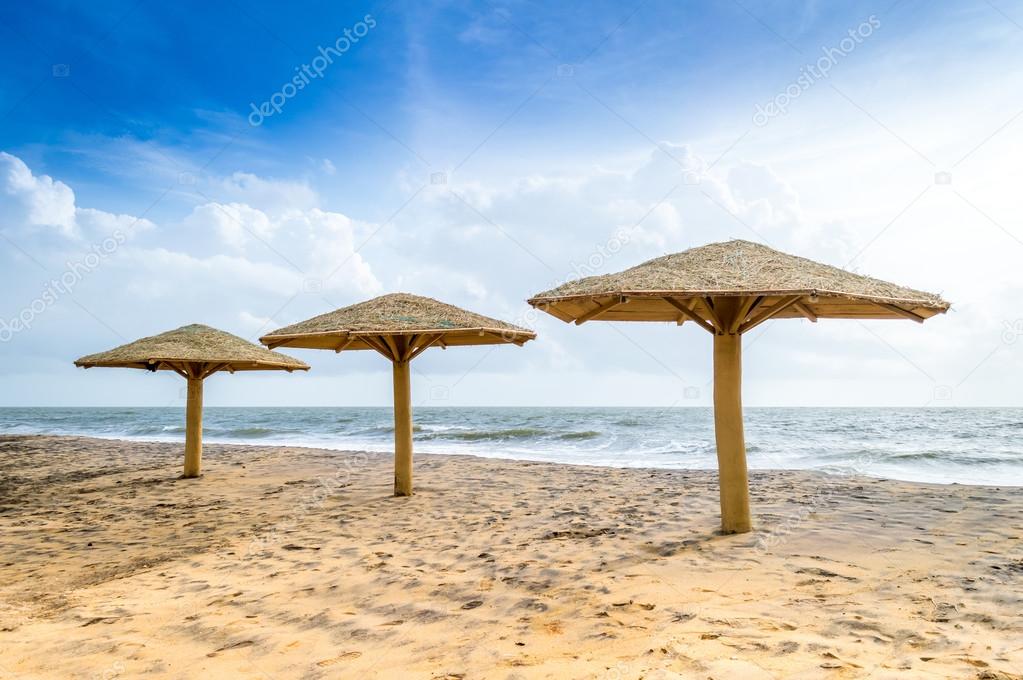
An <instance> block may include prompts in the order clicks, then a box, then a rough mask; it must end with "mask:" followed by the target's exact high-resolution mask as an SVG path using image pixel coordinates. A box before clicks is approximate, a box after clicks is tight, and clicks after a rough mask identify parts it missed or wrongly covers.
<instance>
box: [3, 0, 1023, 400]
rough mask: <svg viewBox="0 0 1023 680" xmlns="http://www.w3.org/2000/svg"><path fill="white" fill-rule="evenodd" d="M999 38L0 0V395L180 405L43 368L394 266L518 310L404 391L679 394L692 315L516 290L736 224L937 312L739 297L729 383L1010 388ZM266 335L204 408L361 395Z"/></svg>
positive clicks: (897, 1)
mask: <svg viewBox="0 0 1023 680" xmlns="http://www.w3.org/2000/svg"><path fill="white" fill-rule="evenodd" d="M1021 53H1023V3H1021V2H1010V1H1009V0H990V1H987V0H979V1H978V0H969V1H967V0H961V1H960V0H950V1H948V2H941V3H932V2H925V1H924V0H885V1H883V2H882V1H878V2H868V1H860V0H853V1H850V2H844V3H824V2H819V1H816V0H803V1H801V2H796V1H795V0H765V1H762V2H755V1H754V0H715V1H712V2H701V3H678V2H667V1H658V0H648V1H645V2H643V1H635V0H630V1H629V2H603V1H599V0H596V1H591V2H560V3H540V2H530V1H521V2H520V1H511V2H505V1H501V0H483V1H480V2H470V1H465V2H425V3H424V2H403V1H401V0H392V1H390V2H373V1H370V2H344V3H338V2H308V3H302V4H301V5H281V4H280V3H273V2H245V1H243V0H237V1H235V0H228V1H226V2H223V3H196V2H180V3H155V2H151V1H148V0H142V1H133V2H101V1H100V2H90V3H72V2H45V1H44V2H37V3H30V4H26V3H20V4H16V3H5V4H4V5H3V7H2V8H0V62H2V63H3V64H4V68H3V69H2V70H0V283H2V286H3V290H4V294H3V297H2V305H0V376H2V382H3V386H4V389H3V390H2V392H0V405H5V406H57V405H65V406H108V405H109V406H180V405H182V404H183V399H184V391H183V385H182V384H181V382H182V381H181V380H180V379H179V378H177V376H174V375H172V374H167V375H164V374H160V375H155V376H154V375H151V374H148V373H146V372H142V371H129V370H105V369H94V370H89V371H84V370H81V369H76V368H75V367H74V365H73V363H72V362H73V361H74V359H75V358H77V357H79V356H82V355H85V354H89V353H93V352H97V351H103V350H106V349H109V348H111V347H114V346H117V345H120V344H123V343H125V342H128V341H130V340H133V339H135V338H138V337H142V336H147V335H153V334H156V333H160V332H163V331H165V330H170V329H173V328H177V327H179V326H182V325H185V324H189V323H205V324H208V325H211V326H215V327H217V328H221V329H223V330H226V331H229V332H232V333H235V334H237V335H240V336H242V337H244V338H248V339H250V340H253V341H255V340H256V339H257V338H258V337H259V336H260V335H262V334H265V333H266V332H268V331H270V330H273V329H275V328H278V327H281V326H284V325H287V324H291V323H294V322H297V321H300V320H303V319H306V318H308V317H310V316H313V315H316V314H320V313H323V312H326V311H329V310H332V309H335V308H338V307H342V306H346V305H349V304H352V303H355V302H358V301H361V300H365V299H368V298H371V297H374V296H376V295H381V294H384V293H388V292H397V291H402V292H409V293H416V294H420V295H427V296H430V297H434V298H437V299H440V300H444V301H446V302H450V303H452V304H456V305H459V306H462V307H465V308H468V309H471V310H473V311H476V312H479V313H483V314H486V315H489V316H493V317H497V318H500V319H504V320H506V321H510V322H512V323H516V324H519V325H523V326H527V327H529V328H532V329H534V330H536V332H537V333H538V339H537V340H536V341H535V342H531V343H528V344H527V345H526V346H525V347H522V348H518V347H515V346H499V347H477V348H451V349H449V350H446V351H442V350H440V349H436V350H430V351H428V352H426V353H424V354H423V355H422V356H421V357H420V358H419V359H417V360H416V362H415V364H414V368H413V395H414V398H413V403H414V405H415V406H417V407H423V406H450V405H488V406H500V405H535V406H589V405H608V406H619V405H620V406H656V407H683V406H708V405H710V403H711V389H710V388H711V382H710V381H711V339H710V338H709V337H708V336H707V335H706V333H705V332H704V331H702V330H701V329H699V328H696V327H694V326H691V325H689V324H687V325H685V326H683V327H681V328H678V327H676V326H675V325H674V324H639V323H608V322H591V323H587V324H585V325H583V326H574V325H570V324H564V323H562V322H560V321H558V320H557V319H554V318H553V317H549V316H546V315H543V314H540V313H537V312H535V311H534V310H532V309H531V308H530V307H529V306H528V305H526V304H525V300H526V299H527V298H528V297H530V296H531V295H532V294H535V293H537V292H539V291H543V290H547V289H549V288H552V287H553V286H555V285H556V284H558V283H561V282H563V281H565V280H568V279H571V278H575V277H578V276H582V275H589V274H603V273H610V272H615V271H620V270H622V269H626V268H628V267H631V266H633V265H636V264H639V263H641V262H644V261H646V260H648V259H650V258H653V257H657V256H660V255H663V254H666V253H671V252H677V251H681V250H684V249H686V248H690V247H694V246H698V245H703V244H705V243H711V242H718V241H725V240H729V239H733V238H742V239H746V240H751V241H757V242H760V243H765V244H767V245H769V246H771V247H774V248H777V249H779V250H782V251H785V252H789V253H793V254H796V255H801V256H804V257H809V258H812V259H816V260H819V261H822V262H826V263H828V264H832V265H835V266H839V267H843V268H847V269H850V270H852V271H856V272H859V273H863V274H869V275H871V276H876V277H878V278H881V279H885V280H891V281H894V282H896V283H899V284H902V285H907V286H910V287H913V288H918V289H922V290H926V291H931V292H935V293H940V294H941V295H943V296H944V297H945V298H946V299H947V300H949V301H951V302H952V304H953V307H952V310H951V311H950V312H949V313H948V314H946V315H943V316H939V317H936V318H934V319H932V320H929V321H928V322H927V323H926V324H924V325H922V326H921V325H918V324H914V323H910V322H902V321H848V320H821V321H820V322H819V323H817V324H811V323H810V322H808V321H806V320H782V321H775V322H771V323H767V324H763V325H761V326H760V327H758V328H757V329H756V330H755V331H753V332H752V333H750V334H749V335H748V336H747V337H746V338H745V353H744V402H745V404H746V405H747V406H816V405H823V406H963V407H969V406H1021V405H1023V390H1021V389H1020V384H1021V379H1023V268H1021V262H1023V218H1021V215H1023V191H1020V186H1021V185H1023V168H1021V166H1020V164H1019V160H1018V159H1019V157H1020V151H1021V149H1023V68H1021V66H1023V64H1021V57H1020V56H1019V55H1020V54H1021ZM291 353H292V355H293V356H297V357H299V358H301V359H302V360H304V361H306V362H307V363H309V364H310V365H311V366H312V370H311V371H310V372H309V373H308V374H302V375H299V374H293V375H286V374H281V375H277V374H271V373H262V374H248V375H241V374H239V375H234V376H231V375H226V374H219V375H217V376H214V377H213V378H211V379H210V380H208V381H207V387H206V403H207V404H208V405H239V406H245V405H308V406H332V405H369V406H373V405H387V404H389V402H390V375H389V373H390V367H389V366H388V365H386V362H385V361H384V360H383V359H382V358H381V357H379V356H378V355H376V354H373V353H369V352H349V353H343V354H340V355H335V354H334V353H331V352H316V351H309V350H291Z"/></svg>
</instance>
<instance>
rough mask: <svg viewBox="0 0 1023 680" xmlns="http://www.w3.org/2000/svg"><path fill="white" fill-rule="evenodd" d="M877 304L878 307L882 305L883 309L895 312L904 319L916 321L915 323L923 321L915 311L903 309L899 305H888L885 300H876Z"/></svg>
mask: <svg viewBox="0 0 1023 680" xmlns="http://www.w3.org/2000/svg"><path fill="white" fill-rule="evenodd" d="M877 306H878V307H882V308H884V309H887V310H888V311H890V312H895V313H896V314H898V315H899V316H901V317H904V318H906V319H909V320H911V321H916V322H917V323H923V322H924V317H922V316H920V315H919V314H917V313H916V312H911V311H909V310H908V309H903V308H902V307H899V306H898V305H890V304H888V303H887V302H878V303H877Z"/></svg>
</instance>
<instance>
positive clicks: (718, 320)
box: [700, 297, 727, 332]
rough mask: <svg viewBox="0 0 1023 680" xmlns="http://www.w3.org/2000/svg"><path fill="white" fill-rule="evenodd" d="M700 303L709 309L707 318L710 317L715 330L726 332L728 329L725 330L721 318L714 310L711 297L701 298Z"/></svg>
mask: <svg viewBox="0 0 1023 680" xmlns="http://www.w3.org/2000/svg"><path fill="white" fill-rule="evenodd" d="M700 301H701V302H703V306H704V307H706V308H707V316H709V317H710V320H711V321H713V322H714V328H716V329H717V330H718V331H722V332H724V331H726V330H727V329H726V328H725V325H724V324H723V323H721V317H720V316H719V315H718V313H717V311H716V310H715V309H714V300H712V299H710V298H709V297H703V298H700Z"/></svg>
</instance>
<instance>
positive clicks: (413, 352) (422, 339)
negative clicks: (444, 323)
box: [406, 333, 443, 361]
mask: <svg viewBox="0 0 1023 680" xmlns="http://www.w3.org/2000/svg"><path fill="white" fill-rule="evenodd" d="M442 337H443V336H442V335H441V334H440V333H437V334H436V335H426V336H422V335H420V336H416V339H417V340H416V342H417V343H418V344H417V345H413V344H412V343H409V350H410V351H409V354H408V358H407V359H406V361H412V360H413V359H415V358H416V357H417V356H419V355H420V354H422V353H423V352H425V351H426V350H428V349H430V348H431V347H433V345H435V344H436V343H438V342H440V339H441V338H442Z"/></svg>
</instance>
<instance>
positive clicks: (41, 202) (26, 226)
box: [0, 151, 154, 240]
mask: <svg viewBox="0 0 1023 680" xmlns="http://www.w3.org/2000/svg"><path fill="white" fill-rule="evenodd" d="M0 220H2V222H0V228H3V229H11V230H14V231H19V232H23V233H28V234H32V233H43V234H55V235H58V236H61V237H63V238H65V239H70V240H80V239H83V238H86V239H96V238H102V237H105V236H108V235H110V234H111V233H112V232H114V231H115V230H118V229H119V230H121V232H122V233H124V234H125V236H126V237H131V236H132V235H133V234H134V232H138V231H143V230H147V229H151V228H153V226H154V225H153V223H152V222H150V221H149V220H146V219H142V218H138V217H134V216H132V215H117V214H114V213H108V212H104V211H102V210H96V209H94V208H79V207H77V206H76V202H75V192H74V191H72V189H71V187H69V186H68V185H66V184H64V183H63V182H61V181H59V180H55V179H53V178H52V177H50V176H49V175H35V174H33V173H32V171H31V170H30V169H29V167H28V166H27V165H25V163H24V161H22V160H21V159H20V158H18V157H17V156H13V155H11V154H9V153H6V152H3V151H0Z"/></svg>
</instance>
